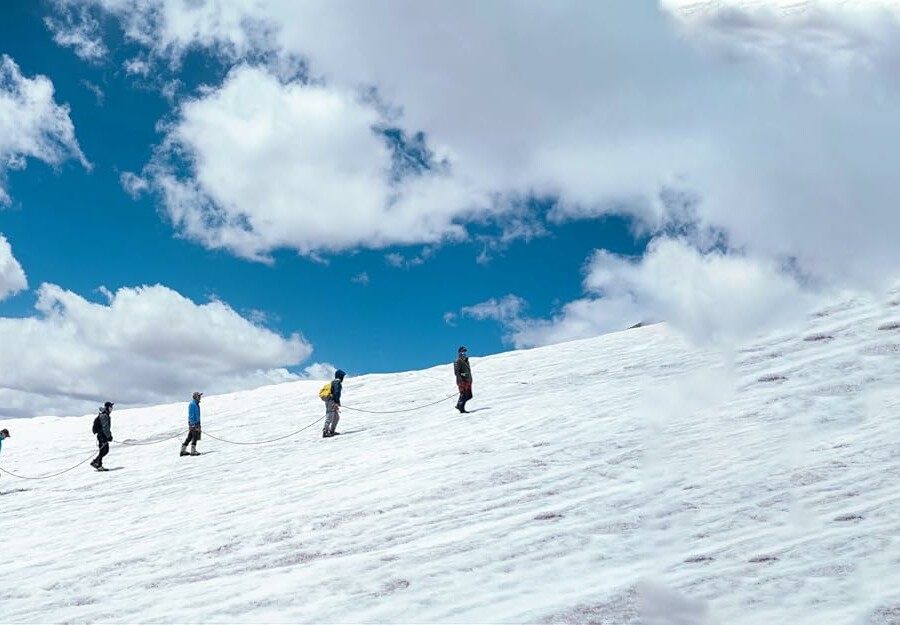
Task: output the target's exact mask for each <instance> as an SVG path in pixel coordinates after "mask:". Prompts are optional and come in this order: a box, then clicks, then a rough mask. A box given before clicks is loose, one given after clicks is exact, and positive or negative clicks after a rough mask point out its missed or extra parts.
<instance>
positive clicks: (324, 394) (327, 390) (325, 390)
mask: <svg viewBox="0 0 900 625" xmlns="http://www.w3.org/2000/svg"><path fill="white" fill-rule="evenodd" d="M329 397H331V382H329V383H328V384H326V385H325V386H323V387H322V390H321V391H319V399H321V400H322V401H325V400H327V399H328V398H329Z"/></svg>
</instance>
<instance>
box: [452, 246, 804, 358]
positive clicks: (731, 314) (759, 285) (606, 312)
mask: <svg viewBox="0 0 900 625" xmlns="http://www.w3.org/2000/svg"><path fill="white" fill-rule="evenodd" d="M584 289H585V295H586V296H585V297H583V298H581V299H578V300H575V301H572V302H569V303H567V304H565V305H564V306H563V307H562V309H561V310H560V312H559V313H558V314H556V315H554V316H553V318H552V319H549V320H547V319H529V318H525V317H523V316H522V315H521V310H522V308H523V303H522V302H521V300H520V299H519V298H516V297H514V296H507V298H505V299H504V300H500V301H496V300H490V301H488V302H485V303H483V304H479V305H477V306H475V307H470V308H469V309H463V311H468V310H471V309H472V308H474V309H475V310H476V311H477V313H478V314H474V315H471V316H474V317H476V318H480V319H487V318H490V319H496V320H499V321H501V322H502V323H503V324H504V326H505V327H506V329H507V332H508V335H507V340H508V341H510V342H511V343H513V344H514V345H515V346H516V347H533V346H538V345H550V344H553V343H559V342H563V341H569V340H574V339H580V338H587V337H590V336H596V335H598V334H604V333H607V332H613V331H617V330H624V329H626V328H628V327H631V326H632V325H634V324H636V323H638V322H648V321H666V322H667V323H669V324H670V325H672V326H673V327H674V328H676V329H678V330H680V331H682V332H684V333H685V334H687V335H688V337H689V338H691V339H692V340H693V341H695V342H698V343H704V344H716V345H719V346H722V347H726V348H727V347H730V346H732V345H734V344H735V343H736V342H738V341H741V340H745V339H748V338H750V337H752V336H754V335H756V334H758V333H760V332H763V331H765V330H767V329H770V328H774V327H783V326H784V325H786V324H790V323H793V322H797V321H799V320H801V319H803V317H804V315H805V314H807V313H808V312H809V311H810V310H812V308H813V307H814V306H815V305H816V304H817V303H818V302H819V299H818V298H817V297H816V296H814V295H811V294H809V293H808V292H807V291H805V290H804V289H803V288H802V287H801V285H800V284H799V283H798V282H797V280H796V279H795V278H794V277H793V276H792V275H790V273H788V272H786V271H785V269H784V268H782V267H779V266H778V265H776V264H774V263H772V262H770V261H768V260H766V259H762V258H754V257H749V256H746V255H739V254H735V253H726V252H722V251H715V250H712V251H709V252H706V253H701V252H699V251H698V250H697V249H696V248H695V247H693V245H691V244H689V243H688V242H686V241H684V240H681V239H673V238H660V239H656V240H654V241H653V242H651V244H650V246H649V247H648V249H647V251H646V253H645V255H644V256H643V257H642V258H640V259H632V258H625V257H621V256H616V255H614V254H610V253H609V252H606V251H603V250H598V251H596V252H595V253H594V255H593V256H592V258H591V259H590V261H589V263H588V265H587V267H586V276H585V279H584ZM504 304H505V305H504ZM467 314H471V313H467Z"/></svg>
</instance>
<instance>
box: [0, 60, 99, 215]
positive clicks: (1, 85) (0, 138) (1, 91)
mask: <svg viewBox="0 0 900 625" xmlns="http://www.w3.org/2000/svg"><path fill="white" fill-rule="evenodd" d="M27 158H37V159H40V160H42V161H44V162H46V163H48V164H50V165H58V164H60V163H61V162H63V161H65V160H66V159H69V158H76V159H78V160H79V161H80V162H81V164H82V165H84V166H85V167H90V164H89V163H88V162H87V159H86V158H85V157H84V154H82V153H81V148H80V147H78V141H77V140H76V139H75V126H74V125H73V124H72V120H71V119H70V118H69V107H68V106H66V105H59V104H56V102H55V101H54V99H53V83H52V82H50V79H49V78H47V77H46V76H36V77H34V78H27V77H25V76H23V75H22V73H21V71H20V70H19V66H18V65H16V63H15V61H13V60H12V59H11V58H10V57H8V56H6V55H3V56H0V204H9V203H10V201H11V198H10V196H9V194H8V192H7V191H6V189H5V188H4V182H5V180H4V179H5V173H6V171H7V170H8V169H22V168H24V167H25V164H26V159H27Z"/></svg>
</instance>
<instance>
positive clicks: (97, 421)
mask: <svg viewBox="0 0 900 625" xmlns="http://www.w3.org/2000/svg"><path fill="white" fill-rule="evenodd" d="M101 429H103V426H102V425H100V415H97V416H96V417H94V426H93V427H92V428H91V432H93V433H94V434H99V433H100V430H101Z"/></svg>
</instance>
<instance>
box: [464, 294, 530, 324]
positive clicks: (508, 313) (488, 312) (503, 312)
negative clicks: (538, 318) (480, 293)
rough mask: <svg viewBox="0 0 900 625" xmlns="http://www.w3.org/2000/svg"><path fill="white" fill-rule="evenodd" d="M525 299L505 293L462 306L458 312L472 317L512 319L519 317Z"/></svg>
mask: <svg viewBox="0 0 900 625" xmlns="http://www.w3.org/2000/svg"><path fill="white" fill-rule="evenodd" d="M525 305H526V304H525V300H523V299H522V298H521V297H518V296H516V295H506V296H504V297H502V298H500V299H495V298H493V297H492V298H491V299H489V300H487V301H485V302H481V303H480V304H475V305H473V306H464V307H463V308H462V309H460V313H461V314H463V315H465V316H467V317H472V318H473V319H494V320H496V321H512V320H515V319H518V318H519V315H520V314H521V313H522V310H523V309H524V308H525Z"/></svg>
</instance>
